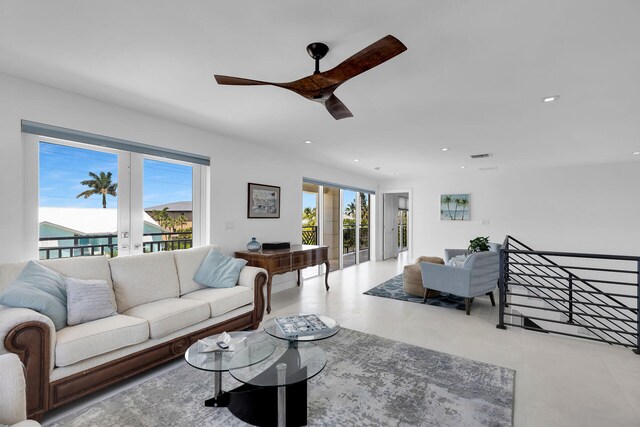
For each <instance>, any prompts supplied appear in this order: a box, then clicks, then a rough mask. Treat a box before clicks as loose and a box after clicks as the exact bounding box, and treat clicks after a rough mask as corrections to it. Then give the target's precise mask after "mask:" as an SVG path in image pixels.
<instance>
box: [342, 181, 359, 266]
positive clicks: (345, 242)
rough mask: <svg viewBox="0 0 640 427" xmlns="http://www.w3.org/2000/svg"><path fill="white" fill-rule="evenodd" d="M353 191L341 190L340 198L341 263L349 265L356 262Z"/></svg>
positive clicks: (355, 206)
mask: <svg viewBox="0 0 640 427" xmlns="http://www.w3.org/2000/svg"><path fill="white" fill-rule="evenodd" d="M356 195H357V193H356V192H355V191H351V190H343V198H342V264H343V267H349V266H351V265H354V264H355V263H356V215H357V211H358V210H357V209H358V208H357V205H356Z"/></svg>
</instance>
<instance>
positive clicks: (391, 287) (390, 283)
mask: <svg viewBox="0 0 640 427" xmlns="http://www.w3.org/2000/svg"><path fill="white" fill-rule="evenodd" d="M364 294H365V295H373V296H376V297H382V298H391V299H399V300H401V301H409V302H417V303H420V304H423V302H422V297H414V296H413V295H408V294H405V293H404V289H403V288H402V274H398V275H397V276H396V277H393V278H391V279H389V280H387V281H386V282H384V283H382V284H380V285H378V286H376V287H375V288H371V289H369V290H368V291H366V292H364ZM426 304H429V305H435V306H437V307H446V308H455V309H456V310H464V309H465V307H464V298H463V297H459V296H456V295H450V294H445V293H441V294H440V295H439V296H436V297H433V298H429V299H427V302H426Z"/></svg>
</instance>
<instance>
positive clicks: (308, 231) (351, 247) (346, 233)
mask: <svg viewBox="0 0 640 427" xmlns="http://www.w3.org/2000/svg"><path fill="white" fill-rule="evenodd" d="M342 242H343V248H342V249H343V253H344V254H351V253H354V252H355V251H356V227H353V226H344V228H343V230H342ZM302 244H303V245H317V244H318V227H317V226H315V225H313V226H304V227H302ZM368 248H369V227H368V226H364V227H360V250H363V249H368Z"/></svg>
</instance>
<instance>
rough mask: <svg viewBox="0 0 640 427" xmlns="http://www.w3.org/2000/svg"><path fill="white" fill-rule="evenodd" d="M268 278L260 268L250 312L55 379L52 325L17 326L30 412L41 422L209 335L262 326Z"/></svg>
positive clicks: (12, 335) (14, 347) (9, 343)
mask: <svg viewBox="0 0 640 427" xmlns="http://www.w3.org/2000/svg"><path fill="white" fill-rule="evenodd" d="M266 283H267V275H266V274H265V273H263V272H260V273H258V274H257V275H256V278H255V282H254V287H253V290H254V309H253V311H251V312H249V313H245V314H242V315H240V316H237V317H234V318H232V319H229V320H226V321H224V322H222V323H219V324H216V325H213V326H210V327H207V328H204V329H200V330H198V331H195V332H192V333H190V334H187V335H184V336H182V337H179V338H175V339H173V340H171V341H168V342H165V343H162V344H158V345H156V346H154V347H150V348H147V349H144V350H141V351H138V352H136V353H133V354H130V355H127V356H125V357H122V358H120V359H116V360H112V361H110V362H107V363H105V364H102V365H99V366H96V367H94V368H91V369H88V370H86V371H82V372H79V373H77V374H74V375H70V376H68V377H65V378H61V379H59V380H57V381H54V382H50V381H49V370H50V354H51V349H50V348H49V346H50V341H49V338H50V337H49V327H48V326H47V325H46V324H44V323H42V322H37V321H32V322H25V323H22V324H20V325H17V326H15V327H14V328H13V329H12V330H11V331H9V333H8V334H7V336H6V337H5V342H4V345H5V348H6V349H7V351H9V352H12V353H15V354H17V355H18V356H19V357H20V360H22V363H23V364H24V366H25V375H26V383H27V417H28V418H29V419H34V420H38V421H39V420H41V419H42V416H43V415H44V413H45V412H47V411H49V410H52V409H55V408H58V407H60V406H62V405H65V404H67V403H69V402H72V401H74V400H76V399H79V398H81V397H84V396H86V395H88V394H90V393H92V392H94V391H97V390H100V389H103V388H105V387H108V386H110V385H112V384H115V383H117V382H119V381H122V380H124V379H126V378H129V377H132V376H134V375H136V374H139V373H141V372H144V371H147V370H149V369H151V368H154V367H156V366H159V365H161V364H163V363H165V362H168V361H170V360H173V359H176V358H178V357H180V356H182V355H183V354H184V352H185V351H186V350H187V349H188V348H189V346H190V345H191V344H193V343H194V342H196V341H198V340H199V339H202V338H204V337H207V336H209V335H213V334H216V333H221V332H223V331H236V330H243V329H257V328H258V326H259V325H260V322H261V321H262V316H263V314H264V309H265V300H264V287H265V284H266Z"/></svg>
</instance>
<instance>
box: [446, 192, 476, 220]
mask: <svg viewBox="0 0 640 427" xmlns="http://www.w3.org/2000/svg"><path fill="white" fill-rule="evenodd" d="M469 208H470V204H469V195H468V194H443V195H441V196H440V219H441V220H443V221H470V220H471V215H470V213H469Z"/></svg>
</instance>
